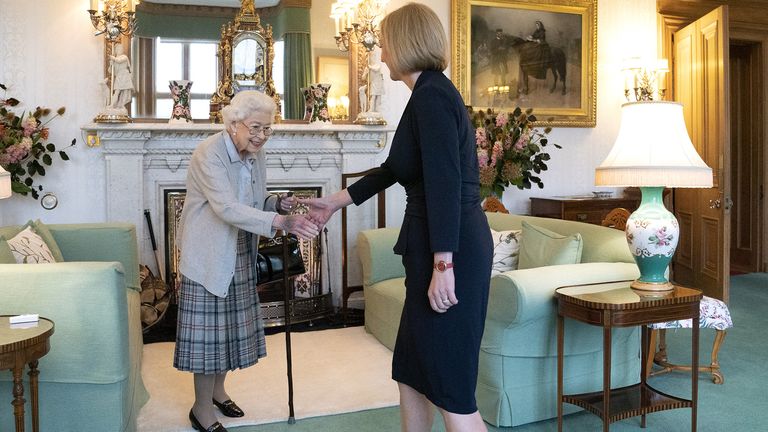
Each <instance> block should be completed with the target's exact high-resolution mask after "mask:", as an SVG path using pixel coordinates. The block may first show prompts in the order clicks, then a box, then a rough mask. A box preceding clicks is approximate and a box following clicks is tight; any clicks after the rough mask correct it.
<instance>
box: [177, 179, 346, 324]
mask: <svg viewBox="0 0 768 432" xmlns="http://www.w3.org/2000/svg"><path fill="white" fill-rule="evenodd" d="M267 189H268V190H275V191H276V190H282V189H284V188H280V187H270V188H267ZM291 191H293V194H294V196H296V197H298V198H315V197H318V196H320V188H292V189H291ZM185 195H186V191H184V190H182V189H166V190H165V191H164V198H165V263H166V264H165V274H166V275H167V279H168V281H169V282H170V283H171V284H172V286H174V287H175V289H176V290H178V288H179V287H180V286H181V275H180V274H179V272H178V265H179V253H180V252H179V249H178V248H177V247H176V243H175V242H176V236H177V235H178V234H179V233H178V228H179V220H180V219H181V210H182V208H183V207H184V197H185ZM307 211H308V209H307V208H306V207H305V206H302V205H299V206H298V208H296V209H295V210H294V211H293V213H307ZM267 240H268V239H262V241H267ZM299 242H300V248H301V254H302V257H303V259H304V268H305V269H306V270H307V271H306V273H304V274H301V275H299V276H296V277H295V278H293V279H292V280H291V282H290V283H291V284H292V287H291V290H290V291H291V292H292V294H293V298H291V299H289V300H290V304H291V311H292V313H291V322H301V321H307V320H311V319H314V318H318V317H321V316H324V315H326V314H327V313H329V312H330V311H331V310H332V304H331V294H330V292H328V293H324V292H323V288H322V283H321V281H322V274H321V263H320V257H321V253H320V252H321V245H320V240H319V237H316V238H314V239H311V240H299ZM284 292H285V290H284V288H283V284H279V283H278V284H271V285H268V286H266V287H261V286H260V287H259V300H260V301H261V307H262V317H263V318H264V324H265V325H266V326H274V325H282V324H283V323H284V320H285V310H284V303H283V297H284Z"/></svg>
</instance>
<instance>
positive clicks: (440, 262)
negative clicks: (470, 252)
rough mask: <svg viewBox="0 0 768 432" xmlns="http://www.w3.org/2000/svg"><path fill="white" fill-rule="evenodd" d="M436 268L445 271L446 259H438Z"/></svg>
mask: <svg viewBox="0 0 768 432" xmlns="http://www.w3.org/2000/svg"><path fill="white" fill-rule="evenodd" d="M436 268H437V271H439V272H444V271H445V261H438V263H437V266H436Z"/></svg>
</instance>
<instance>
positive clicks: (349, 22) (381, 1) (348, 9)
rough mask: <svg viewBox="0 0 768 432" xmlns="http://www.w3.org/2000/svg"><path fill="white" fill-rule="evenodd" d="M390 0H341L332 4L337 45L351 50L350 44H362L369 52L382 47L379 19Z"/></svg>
mask: <svg viewBox="0 0 768 432" xmlns="http://www.w3.org/2000/svg"><path fill="white" fill-rule="evenodd" d="M388 1H389V0H339V1H337V2H336V3H333V4H332V5H331V18H333V20H334V21H335V23H336V36H335V39H336V46H337V47H338V48H339V50H340V51H349V47H350V44H351V43H352V44H360V45H362V46H363V47H365V50H366V51H368V52H371V51H373V48H374V47H376V46H377V45H378V46H379V47H381V44H380V40H381V35H380V34H379V21H381V18H382V17H383V15H384V9H385V8H386V6H387V3H388Z"/></svg>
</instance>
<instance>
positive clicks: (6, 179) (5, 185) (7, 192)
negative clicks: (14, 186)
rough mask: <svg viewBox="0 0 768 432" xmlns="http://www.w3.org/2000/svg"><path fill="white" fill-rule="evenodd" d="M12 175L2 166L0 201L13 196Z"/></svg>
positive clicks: (0, 168) (0, 171)
mask: <svg viewBox="0 0 768 432" xmlns="http://www.w3.org/2000/svg"><path fill="white" fill-rule="evenodd" d="M11 192H12V191H11V174H9V173H8V171H6V170H4V169H3V167H1V166H0V199H3V198H8V197H9V196H11Z"/></svg>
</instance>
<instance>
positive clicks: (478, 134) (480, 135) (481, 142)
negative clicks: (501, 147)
mask: <svg viewBox="0 0 768 432" xmlns="http://www.w3.org/2000/svg"><path fill="white" fill-rule="evenodd" d="M475 141H476V142H477V146H478V147H480V148H485V147H486V146H487V145H488V140H487V139H486V138H485V128H481V127H479V128H477V129H475Z"/></svg>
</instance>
